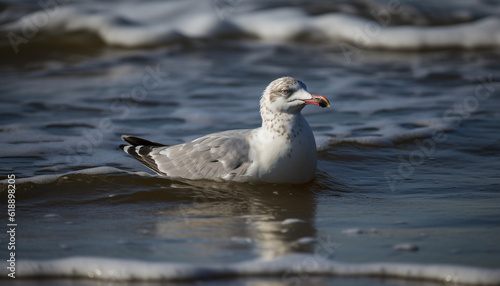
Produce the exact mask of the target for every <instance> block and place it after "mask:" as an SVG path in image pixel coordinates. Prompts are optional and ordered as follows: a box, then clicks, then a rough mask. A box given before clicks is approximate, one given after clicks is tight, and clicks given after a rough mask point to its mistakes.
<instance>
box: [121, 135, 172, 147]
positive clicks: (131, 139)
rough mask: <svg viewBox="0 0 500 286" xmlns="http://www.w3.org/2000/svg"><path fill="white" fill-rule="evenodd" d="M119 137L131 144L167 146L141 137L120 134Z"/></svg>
mask: <svg viewBox="0 0 500 286" xmlns="http://www.w3.org/2000/svg"><path fill="white" fill-rule="evenodd" d="M121 138H122V140H123V141H125V142H127V143H128V144H130V145H132V146H139V145H144V146H155V147H163V146H168V145H165V144H161V143H158V142H154V141H149V140H146V139H142V138H139V137H135V136H129V135H122V136H121ZM120 148H121V147H120Z"/></svg>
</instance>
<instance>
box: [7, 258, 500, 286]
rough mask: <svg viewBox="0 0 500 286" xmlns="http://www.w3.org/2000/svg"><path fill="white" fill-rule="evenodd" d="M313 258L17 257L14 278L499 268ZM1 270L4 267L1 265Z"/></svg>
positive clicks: (447, 277) (479, 280)
mask: <svg viewBox="0 0 500 286" xmlns="http://www.w3.org/2000/svg"><path fill="white" fill-rule="evenodd" d="M313 261H317V258H316V257H315V256H312V255H299V254H297V255H289V256H286V257H282V258H279V259H275V260H266V261H264V260H253V261H247V262H241V263H227V264H215V263H211V264H207V265H195V264H188V263H173V262H163V263H161V262H144V261H137V260H121V259H108V258H94V257H72V258H64V259H56V260H47V261H34V260H20V261H19V262H18V264H17V270H18V272H17V278H18V279H19V278H20V279H29V278H70V279H89V278H91V279H96V280H107V281H122V282H123V281H132V280H135V281H179V280H183V281H194V280H198V279H203V280H209V279H217V278H221V277H235V278H236V277H276V278H282V279H284V280H285V279H292V278H296V279H298V277H306V276H305V275H306V274H307V277H313V276H331V277H367V278H377V277H380V278H399V279H408V280H422V281H434V282H439V283H444V282H454V283H456V284H467V285H498V284H499V283H500V269H486V268H478V267H467V266H457V265H441V264H434V265H433V264H426V265H423V264H410V263H384V262H376V263H342V262H335V261H330V260H324V259H322V260H321V263H311V262H313ZM2 271H3V272H6V271H7V269H6V268H4V269H3V270H2Z"/></svg>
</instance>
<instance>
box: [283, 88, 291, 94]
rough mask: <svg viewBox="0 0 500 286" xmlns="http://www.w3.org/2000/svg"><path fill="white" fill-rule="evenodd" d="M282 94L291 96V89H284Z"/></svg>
mask: <svg viewBox="0 0 500 286" xmlns="http://www.w3.org/2000/svg"><path fill="white" fill-rule="evenodd" d="M281 93H282V94H283V95H290V90H289V89H286V88H284V89H282V90H281Z"/></svg>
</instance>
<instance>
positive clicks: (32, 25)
mask: <svg viewBox="0 0 500 286" xmlns="http://www.w3.org/2000/svg"><path fill="white" fill-rule="evenodd" d="M247 5H248V6H250V4H247ZM238 8H239V7H238ZM240 10H241V11H240ZM217 12H220V8H219V10H217V7H215V9H214V7H213V6H212V5H211V4H210V3H209V2H203V3H199V2H192V1H168V2H146V3H141V4H140V5H138V4H133V3H129V4H121V5H113V4H99V5H97V4H95V5H92V6H89V5H84V4H81V3H80V4H78V3H75V4H67V5H64V6H60V7H57V8H53V9H52V10H50V9H49V10H48V9H43V10H39V11H36V12H32V13H29V14H27V15H25V16H24V17H22V18H20V19H17V20H14V21H12V22H9V23H5V24H3V25H2V26H1V27H0V30H2V31H4V32H5V33H7V37H5V39H8V41H5V40H4V41H5V42H4V43H3V44H2V45H4V46H8V45H11V44H13V43H14V44H13V45H16V47H17V48H20V47H22V46H21V45H22V44H25V43H27V42H29V41H30V40H31V39H32V38H35V37H37V35H38V34H43V35H44V37H37V38H38V40H41V39H44V40H43V41H45V42H50V43H54V42H55V43H57V42H58V41H63V39H64V38H65V37H68V36H70V35H73V34H74V33H88V34H91V35H94V36H97V37H98V38H99V39H100V40H101V41H102V43H104V44H105V45H109V46H118V47H126V48H140V47H149V46H159V45H165V44H169V43H178V42H180V41H185V40H200V39H214V40H217V39H221V38H227V37H233V38H246V39H249V38H252V39H255V38H257V39H260V40H262V41H265V42H271V43H275V42H279V43H283V42H285V43H286V42H308V43H315V44H316V43H318V42H321V43H327V44H335V45H338V46H339V47H340V48H341V49H342V50H344V51H347V52H351V53H352V52H356V51H357V50H359V49H388V50H424V49H425V50H429V49H430V50H432V49H451V48H457V49H479V48H498V47H499V46H500V29H499V28H500V18H498V17H496V16H485V17H483V18H481V19H478V20H476V21H468V22H463V23H457V24H450V25H442V26H417V25H416V24H415V25H406V26H395V25H389V24H390V23H387V20H388V19H389V20H390V18H385V19H386V20H385V21H381V20H379V21H375V20H370V19H367V18H364V17H362V16H360V15H355V14H346V13H341V12H340V13H339V12H332V13H324V14H319V15H312V14H309V13H307V12H306V11H305V10H304V9H303V8H299V7H277V8H266V9H262V8H261V9H259V7H251V6H250V7H246V8H244V9H243V8H241V9H238V11H236V9H235V11H233V12H232V13H225V14H224V15H223V16H221V14H220V13H217ZM94 42H95V41H94ZM96 44H97V43H96ZM87 45H91V41H89V42H88V43H87Z"/></svg>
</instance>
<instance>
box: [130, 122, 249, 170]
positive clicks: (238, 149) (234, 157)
mask: <svg viewBox="0 0 500 286" xmlns="http://www.w3.org/2000/svg"><path fill="white" fill-rule="evenodd" d="M250 131H251V130H231V131H225V132H219V133H214V134H210V135H206V136H203V137H201V138H198V139H196V140H194V141H192V142H189V143H185V144H180V145H175V146H165V147H159V146H130V147H129V148H128V149H124V150H125V151H126V152H127V153H129V154H131V155H133V156H134V157H135V158H136V159H138V160H139V161H140V162H142V163H143V164H144V165H146V166H147V167H148V168H150V169H152V170H153V171H155V172H157V173H159V174H161V175H165V176H167V177H170V178H183V179H189V180H198V179H212V180H213V179H215V180H217V179H220V180H222V179H224V180H235V177H238V176H244V175H245V173H246V171H247V169H248V167H249V166H250V164H251V163H252V162H251V160H250V159H249V150H250V147H249V144H248V136H249V134H250ZM127 147H128V146H127ZM130 148H135V149H134V150H130ZM138 157H139V158H138Z"/></svg>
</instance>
